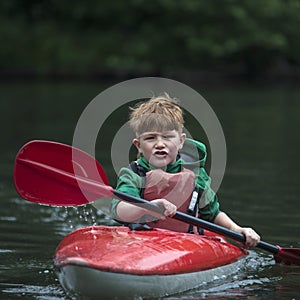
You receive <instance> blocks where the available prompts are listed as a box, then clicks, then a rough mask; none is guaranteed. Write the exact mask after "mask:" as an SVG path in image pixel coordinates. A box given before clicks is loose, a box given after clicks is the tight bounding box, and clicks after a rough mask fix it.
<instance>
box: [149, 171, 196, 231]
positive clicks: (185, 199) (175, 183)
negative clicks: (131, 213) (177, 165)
mask: <svg viewBox="0 0 300 300" xmlns="http://www.w3.org/2000/svg"><path fill="white" fill-rule="evenodd" d="M145 181H146V183H145V188H144V198H145V199H146V200H149V201H151V200H154V199H159V198H164V199H167V200H168V201H170V202H172V203H173V204H175V205H176V206H177V210H178V211H181V212H184V213H186V212H187V210H188V209H189V206H190V203H191V198H192V194H193V192H194V189H195V174H194V173H193V172H192V171H191V170H188V169H185V168H183V170H182V171H181V172H179V173H167V172H164V171H163V170H161V169H156V170H152V171H149V172H147V173H146V180H145ZM147 224H148V225H150V226H152V227H159V228H165V229H169V230H173V231H178V232H188V231H189V224H185V223H183V222H181V221H178V220H176V219H172V218H166V219H165V220H155V221H153V222H147Z"/></svg>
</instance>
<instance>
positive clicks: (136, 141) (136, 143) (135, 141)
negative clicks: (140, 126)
mask: <svg viewBox="0 0 300 300" xmlns="http://www.w3.org/2000/svg"><path fill="white" fill-rule="evenodd" d="M132 143H133V145H134V146H135V147H136V148H137V150H138V151H139V153H141V151H140V149H141V148H140V141H139V140H138V139H133V141H132Z"/></svg>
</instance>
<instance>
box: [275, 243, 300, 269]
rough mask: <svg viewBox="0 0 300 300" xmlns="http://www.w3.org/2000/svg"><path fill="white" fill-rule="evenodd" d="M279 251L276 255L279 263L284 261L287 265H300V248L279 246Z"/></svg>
mask: <svg viewBox="0 0 300 300" xmlns="http://www.w3.org/2000/svg"><path fill="white" fill-rule="evenodd" d="M278 248H279V251H278V253H277V254H275V255H274V258H275V261H276V262H277V263H284V264H287V265H292V264H294V265H300V249H299V248H281V247H280V246H278Z"/></svg>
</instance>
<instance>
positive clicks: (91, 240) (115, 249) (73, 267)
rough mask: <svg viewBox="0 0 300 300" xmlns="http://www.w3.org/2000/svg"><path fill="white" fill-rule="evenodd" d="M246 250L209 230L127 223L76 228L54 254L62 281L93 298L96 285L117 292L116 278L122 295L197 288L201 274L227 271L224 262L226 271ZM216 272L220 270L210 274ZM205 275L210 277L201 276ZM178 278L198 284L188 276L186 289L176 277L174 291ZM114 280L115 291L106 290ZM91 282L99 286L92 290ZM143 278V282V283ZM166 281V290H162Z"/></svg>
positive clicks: (210, 274) (74, 289)
mask: <svg viewBox="0 0 300 300" xmlns="http://www.w3.org/2000/svg"><path fill="white" fill-rule="evenodd" d="M246 253H247V252H246V251H245V250H243V249H240V248H239V247H237V246H235V245H232V244H230V243H228V242H227V241H226V240H224V239H223V238H222V237H219V236H216V235H215V234H213V233H210V232H207V231H206V232H205V235H203V236H200V235H195V234H188V233H178V232H173V231H168V230H164V229H153V230H149V231H131V230H130V229H129V228H128V227H123V226H122V227H112V226H92V227H85V228H80V229H77V230H75V231H74V232H72V233H70V234H69V235H67V236H66V237H65V238H64V239H63V240H62V242H61V243H60V244H59V246H58V248H57V249H56V252H55V257H54V265H55V267H56V268H57V269H58V270H59V279H60V282H61V283H62V285H63V286H64V287H65V288H66V289H68V290H71V291H73V292H77V293H79V294H83V295H84V294H89V295H88V296H92V295H94V294H93V293H95V294H97V293H98V292H99V291H94V292H92V289H94V290H97V289H99V288H100V291H101V292H102V293H103V292H104V291H106V292H107V293H111V292H112V293H117V290H116V289H114V288H113V286H114V284H115V280H119V284H118V289H119V293H120V295H122V293H124V292H125V291H127V292H128V291H129V290H131V292H132V293H134V295H139V293H145V291H146V287H147V286H152V288H150V294H151V297H152V296H161V295H162V294H161V293H168V294H171V293H174V292H178V291H181V290H185V289H190V288H193V287H195V284H197V285H199V284H201V282H199V280H201V278H205V279H203V280H206V281H207V280H208V278H209V276H215V275H219V274H222V271H221V269H222V266H224V267H225V269H226V266H230V265H234V264H235V263H236V262H237V261H239V260H240V259H241V258H242V257H244V256H245V255H246ZM224 267H223V268H224ZM225 269H224V270H225ZM235 269H236V267H235ZM211 270H217V271H216V272H215V273H211ZM232 271H233V270H232V269H231V271H230V272H231V273H232ZM226 273H228V271H225V273H224V274H226ZM201 274H202V275H203V276H204V275H205V277H203V276H202V277H199V276H200V275H201ZM213 274H214V275H213ZM191 276H192V277H191ZM84 278H89V281H87V280H86V281H85V280H84ZM109 278H111V279H109ZM113 278H114V280H113ZM130 278H131V279H130ZM175 278H176V279H177V278H195V280H194V281H195V282H194V283H193V285H194V286H189V285H190V283H191V282H192V281H191V280H190V279H189V280H186V281H187V285H186V284H185V286H186V287H180V290H179V285H178V280H177V283H176V286H174V288H175V289H172V284H170V283H172V282H173V281H174V279H175ZM110 280H112V290H110V289H108V288H107V287H108V286H109V283H110ZM132 280H133V281H132ZM83 281H85V283H84V282H83ZM162 281H164V282H162ZM169 281H170V283H169ZM184 281H185V280H184ZM184 281H181V282H182V283H183V282H184ZM91 282H94V286H91V287H89V288H88V289H87V285H88V284H91ZM104 282H105V284H104ZM138 282H141V283H140V286H139V284H137V283H138ZM156 282H158V283H159V286H157V289H158V291H157V292H156V293H155V294H152V293H153V292H154V291H155V283H156ZM145 283H146V286H144V285H145ZM164 283H166V290H165V291H162V286H163V284H164ZM103 284H104V285H103ZM132 284H134V285H132ZM100 286H101V287H100ZM167 289H171V290H167ZM112 295H113V296H115V294H112ZM123 295H124V294H123ZM106 296H107V297H110V296H111V295H110V294H106ZM130 296H132V295H131V294H130Z"/></svg>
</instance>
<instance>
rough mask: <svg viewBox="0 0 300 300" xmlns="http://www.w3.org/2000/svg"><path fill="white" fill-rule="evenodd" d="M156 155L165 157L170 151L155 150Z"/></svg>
mask: <svg viewBox="0 0 300 300" xmlns="http://www.w3.org/2000/svg"><path fill="white" fill-rule="evenodd" d="M154 155H155V156H157V157H165V156H167V155H168V152H167V151H165V150H160V151H155V152H154Z"/></svg>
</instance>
